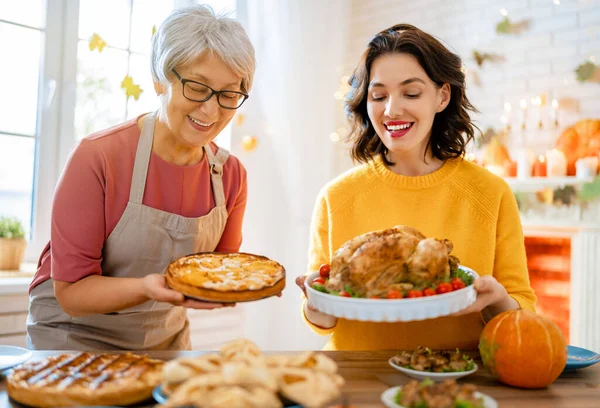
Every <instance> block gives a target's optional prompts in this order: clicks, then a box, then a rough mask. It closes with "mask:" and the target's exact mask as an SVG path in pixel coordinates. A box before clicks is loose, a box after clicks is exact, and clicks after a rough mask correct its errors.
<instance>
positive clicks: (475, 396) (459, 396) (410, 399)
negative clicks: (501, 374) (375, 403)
mask: <svg viewBox="0 0 600 408" xmlns="http://www.w3.org/2000/svg"><path fill="white" fill-rule="evenodd" d="M381 402H383V404H384V405H385V406H386V407H388V408H421V407H427V408H440V407H449V406H451V407H453V408H498V403H497V402H496V400H494V399H493V398H492V397H490V396H488V395H485V394H482V393H480V392H478V391H477V387H476V386H475V385H473V384H457V383H456V381H454V380H447V381H444V382H443V383H434V382H433V381H430V380H424V381H421V382H418V381H416V380H412V381H410V382H409V383H408V384H406V385H404V386H397V387H392V388H389V389H387V390H385V391H384V392H383V393H382V394H381Z"/></svg>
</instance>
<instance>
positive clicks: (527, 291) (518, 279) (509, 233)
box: [494, 186, 536, 312]
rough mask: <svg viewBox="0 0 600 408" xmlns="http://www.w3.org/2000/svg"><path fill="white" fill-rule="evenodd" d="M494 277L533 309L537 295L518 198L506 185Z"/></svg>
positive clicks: (518, 301)
mask: <svg viewBox="0 0 600 408" xmlns="http://www.w3.org/2000/svg"><path fill="white" fill-rule="evenodd" d="M494 277H495V278H496V279H497V280H498V282H500V283H501V284H502V285H503V286H504V287H505V288H506V291H507V292H508V294H509V296H511V297H512V298H513V299H515V300H516V301H517V303H518V304H519V306H520V307H521V308H522V309H525V310H529V311H532V312H535V306H534V305H535V301H536V296H535V293H534V292H533V289H532V288H531V285H530V283H529V273H528V271H527V256H526V254H525V238H524V236H523V227H522V225H521V218H520V214H519V208H518V206H517V201H516V199H515V197H514V195H513V193H512V191H510V188H509V187H508V186H505V189H504V192H503V194H502V199H501V202H500V212H499V215H498V223H497V228H496V253H495V257H494Z"/></svg>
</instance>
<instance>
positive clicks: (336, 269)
mask: <svg viewBox="0 0 600 408" xmlns="http://www.w3.org/2000/svg"><path fill="white" fill-rule="evenodd" d="M451 251H452V242H450V241H449V240H447V239H442V240H440V239H436V238H427V237H425V235H423V234H422V233H421V232H420V231H419V230H417V229H415V228H412V227H409V226H406V225H397V226H395V227H393V228H388V229H384V230H380V231H373V232H368V233H366V234H362V235H359V236H357V237H355V238H352V239H350V240H348V241H346V242H345V243H344V244H343V245H342V246H341V247H340V248H339V249H338V250H337V251H336V252H335V254H334V255H333V258H332V260H331V272H330V275H329V281H328V282H327V284H326V286H327V289H329V290H333V291H341V290H344V289H345V288H346V287H347V286H350V288H351V289H352V290H353V291H354V292H356V293H358V294H359V295H361V296H366V297H371V296H382V295H384V294H386V293H387V292H388V291H389V290H390V289H398V290H408V289H411V288H413V287H419V286H426V285H427V284H428V283H430V282H433V281H436V280H441V279H444V278H448V277H449V276H450V271H451V270H453V269H455V268H456V267H458V264H459V260H458V258H456V257H455V256H452V255H450V252H451Z"/></svg>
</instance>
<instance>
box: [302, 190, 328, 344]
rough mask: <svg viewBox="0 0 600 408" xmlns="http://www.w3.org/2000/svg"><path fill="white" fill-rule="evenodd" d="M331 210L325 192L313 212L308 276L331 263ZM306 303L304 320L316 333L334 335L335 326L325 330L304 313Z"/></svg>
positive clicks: (303, 314)
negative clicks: (323, 265)
mask: <svg viewBox="0 0 600 408" xmlns="http://www.w3.org/2000/svg"><path fill="white" fill-rule="evenodd" d="M329 247H330V245H329V208H328V205H327V200H326V199H325V196H324V194H323V191H322V192H321V193H320V194H319V196H318V197H317V202H316V204H315V208H314V210H313V215H312V221H311V226H310V242H309V248H308V268H307V272H306V274H309V273H312V272H315V271H317V270H318V269H319V267H320V266H321V265H322V264H324V263H329V261H330V259H329V258H330V249H329ZM305 302H306V300H304V302H303V303H302V308H301V310H300V313H301V314H302V320H304V322H305V323H306V324H307V325H308V327H310V328H311V330H312V331H314V332H315V333H317V334H319V335H321V336H326V335H329V334H331V333H333V331H334V329H335V326H333V327H331V328H328V329H323V328H322V327H319V326H317V325H315V324H313V323H311V322H310V321H309V320H308V319H307V318H306V314H305V313H304V303H305Z"/></svg>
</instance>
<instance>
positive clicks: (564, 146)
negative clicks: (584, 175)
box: [556, 119, 600, 176]
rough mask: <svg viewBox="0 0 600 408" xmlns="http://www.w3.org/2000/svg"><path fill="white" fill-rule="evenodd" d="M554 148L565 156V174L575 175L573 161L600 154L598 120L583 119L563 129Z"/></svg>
mask: <svg viewBox="0 0 600 408" xmlns="http://www.w3.org/2000/svg"><path fill="white" fill-rule="evenodd" d="M556 148H557V149H558V150H560V151H562V152H563V153H564V154H565V157H566V158H567V175H569V176H574V175H575V162H577V160H579V159H581V158H583V157H594V156H597V155H598V154H600V120H599V119H584V120H580V121H579V122H577V123H576V124H575V125H574V126H572V127H569V128H567V129H565V130H564V131H563V132H562V134H561V135H560V137H559V138H558V139H557V140H556Z"/></svg>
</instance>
